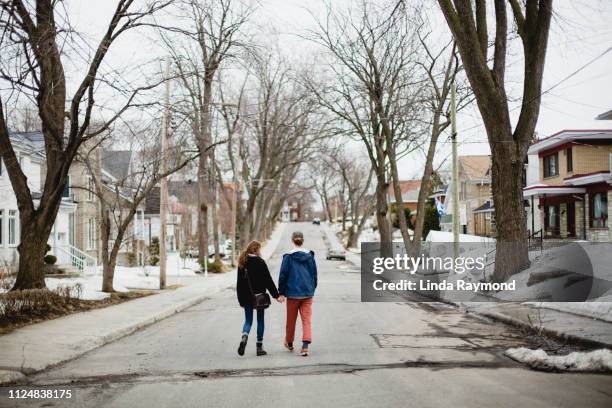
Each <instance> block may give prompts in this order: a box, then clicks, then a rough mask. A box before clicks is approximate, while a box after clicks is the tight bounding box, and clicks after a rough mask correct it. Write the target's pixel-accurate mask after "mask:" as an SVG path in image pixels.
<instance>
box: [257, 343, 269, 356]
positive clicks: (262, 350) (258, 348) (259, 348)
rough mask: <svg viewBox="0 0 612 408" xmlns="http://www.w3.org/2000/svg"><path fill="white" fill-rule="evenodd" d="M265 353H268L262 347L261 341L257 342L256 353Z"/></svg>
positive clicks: (261, 354)
mask: <svg viewBox="0 0 612 408" xmlns="http://www.w3.org/2000/svg"><path fill="white" fill-rule="evenodd" d="M266 354H268V353H267V352H266V350H264V349H263V344H262V343H257V355H258V356H265V355H266Z"/></svg>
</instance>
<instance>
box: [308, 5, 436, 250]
mask: <svg viewBox="0 0 612 408" xmlns="http://www.w3.org/2000/svg"><path fill="white" fill-rule="evenodd" d="M386 6H388V4H372V3H370V2H367V1H365V0H361V1H360V2H359V3H358V5H357V8H356V9H350V10H348V11H344V12H343V11H340V10H336V11H334V10H333V9H332V7H331V5H330V4H328V5H327V15H326V19H325V20H324V21H321V20H318V19H317V26H318V28H317V30H316V31H314V32H312V33H311V35H310V37H309V38H310V39H311V40H313V41H315V42H316V43H318V44H320V45H322V46H323V47H324V48H325V49H326V50H327V51H328V52H329V55H330V56H331V58H332V62H331V63H330V65H329V71H330V75H329V78H328V81H327V82H326V83H325V84H321V83H320V81H315V80H309V81H308V84H309V87H310V89H311V91H312V92H313V93H314V94H315V95H316V96H317V97H318V100H319V102H320V103H321V104H322V105H323V106H324V107H325V108H327V109H328V110H329V111H331V112H332V113H334V114H335V115H336V116H337V117H338V118H339V120H340V121H341V123H340V124H339V127H340V128H344V130H345V133H346V134H347V135H350V136H353V135H356V136H357V137H358V138H359V139H360V140H361V141H362V142H363V143H364V145H365V147H366V150H367V153H368V157H369V159H370V162H371V164H372V168H373V169H374V174H375V177H376V193H375V196H376V220H377V224H378V230H379V233H380V239H381V241H383V242H390V241H391V228H390V225H389V222H388V220H387V212H388V202H387V189H388V186H389V185H390V184H392V185H393V190H394V193H395V194H394V195H395V197H396V203H397V205H398V206H399V207H403V203H402V198H401V191H400V183H399V175H398V170H397V162H398V160H399V159H400V157H402V156H403V155H405V154H407V153H408V152H410V151H413V150H414V149H415V148H416V147H417V144H416V143H414V142H415V141H417V139H418V138H419V137H420V135H421V134H422V133H421V132H420V129H419V122H418V121H417V120H416V119H417V118H418V117H419V116H420V109H421V104H420V103H419V102H420V98H421V96H420V93H421V90H422V84H423V83H424V79H423V78H422V75H421V76H419V74H418V72H417V70H416V68H417V66H416V64H415V62H414V59H413V57H414V54H415V35H414V30H413V27H412V26H411V21H410V20H409V19H408V18H407V14H406V13H399V12H397V10H396V9H395V8H388V7H386ZM398 213H399V214H400V227H401V228H400V229H401V231H402V237H403V239H404V242H405V244H406V246H408V245H409V244H410V238H409V235H408V227H407V221H406V218H405V215H404V213H403V211H399V212H398Z"/></svg>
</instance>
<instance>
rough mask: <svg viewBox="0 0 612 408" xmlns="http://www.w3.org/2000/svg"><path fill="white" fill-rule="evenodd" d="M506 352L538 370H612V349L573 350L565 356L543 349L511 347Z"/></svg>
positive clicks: (512, 357)
mask: <svg viewBox="0 0 612 408" xmlns="http://www.w3.org/2000/svg"><path fill="white" fill-rule="evenodd" d="M505 354H506V355H507V356H508V357H510V358H511V359H513V360H516V361H518V362H520V363H524V364H527V365H528V366H529V367H531V368H533V369H537V370H547V371H557V370H558V371H612V351H610V350H608V349H600V350H595V351H590V352H577V351H576V352H573V353H570V354H568V355H565V356H556V355H548V354H546V352H545V351H544V350H542V349H538V350H530V349H528V348H525V347H519V348H511V349H508V350H506V351H505Z"/></svg>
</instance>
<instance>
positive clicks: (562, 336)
mask: <svg viewBox="0 0 612 408" xmlns="http://www.w3.org/2000/svg"><path fill="white" fill-rule="evenodd" d="M466 310H467V311H468V313H472V314H475V315H478V316H484V317H488V318H489V319H492V320H495V321H499V322H502V323H505V324H507V325H510V326H514V327H518V328H522V329H527V330H529V331H532V332H537V331H540V332H541V333H543V334H545V335H547V336H549V337H552V338H554V339H557V340H568V341H571V342H572V343H575V344H579V345H584V346H588V347H604V348H610V347H612V344H609V343H604V342H600V341H596V340H592V339H587V338H584V337H581V336H576V335H574V334H568V333H563V332H559V331H557V330H552V329H547V328H546V327H542V328H540V329H539V330H536V329H534V327H533V326H532V325H530V324H529V323H526V322H524V321H522V320H519V319H515V318H513V317H510V316H506V315H505V314H503V313H497V312H476V311H471V310H469V309H466Z"/></svg>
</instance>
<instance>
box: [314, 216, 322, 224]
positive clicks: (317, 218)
mask: <svg viewBox="0 0 612 408" xmlns="http://www.w3.org/2000/svg"><path fill="white" fill-rule="evenodd" d="M312 223H313V224H314V225H321V219H320V218H319V217H316V218H313V219H312Z"/></svg>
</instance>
